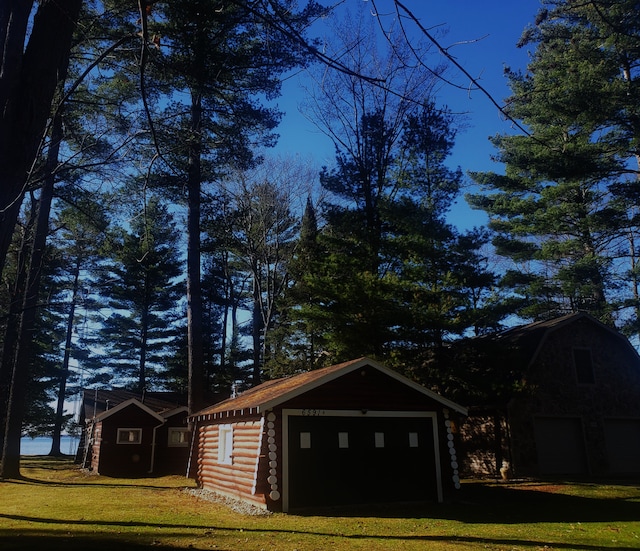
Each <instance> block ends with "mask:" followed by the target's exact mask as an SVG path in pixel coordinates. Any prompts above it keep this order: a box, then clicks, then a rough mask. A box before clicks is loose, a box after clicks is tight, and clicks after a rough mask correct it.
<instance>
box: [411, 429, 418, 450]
mask: <svg viewBox="0 0 640 551" xmlns="http://www.w3.org/2000/svg"><path fill="white" fill-rule="evenodd" d="M409 447H410V448H417V447H418V433H417V432H410V433H409Z"/></svg>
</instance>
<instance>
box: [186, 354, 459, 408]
mask: <svg viewBox="0 0 640 551" xmlns="http://www.w3.org/2000/svg"><path fill="white" fill-rule="evenodd" d="M364 366H370V367H373V368H374V369H377V370H378V371H381V372H382V373H384V374H386V375H388V376H389V377H391V378H393V379H396V380H397V381H400V382H401V383H403V384H405V385H406V386H408V387H411V388H413V389H414V390H417V391H418V392H420V393H422V394H424V395H425V396H428V397H429V398H431V399H433V400H435V401H437V402H439V403H441V404H442V405H444V406H446V407H449V408H451V409H453V410H455V411H458V412H460V413H463V414H465V415H466V414H467V410H466V408H464V407H463V406H461V405H459V404H456V403H455V402H452V401H450V400H447V399H446V398H443V397H442V396H440V395H439V394H436V393H435V392H432V391H431V390H429V389H427V388H425V387H423V386H421V385H419V384H418V383H415V382H414V381H412V380H410V379H408V378H406V377H404V376H403V375H400V374H399V373H397V372H395V371H393V370H391V369H389V368H387V367H385V366H383V365H382V364H380V363H378V362H376V361H374V360H371V359H370V358H366V357H363V358H359V359H357V360H351V361H349V362H344V363H340V364H336V365H332V366H329V367H325V368H322V369H316V370H313V371H307V372H304V373H300V374H298V375H293V376H291V377H284V378H282V379H274V380H271V381H266V382H264V383H262V384H260V385H258V386H256V387H254V388H252V389H250V390H247V391H246V392H243V393H242V394H240V395H239V396H237V397H235V398H229V399H227V400H224V401H222V402H219V403H217V404H214V405H213V406H210V407H208V408H205V409H203V410H201V411H199V412H197V413H196V414H194V415H193V417H196V418H199V417H205V416H209V415H214V414H220V413H226V412H237V411H247V412H249V411H255V412H256V413H261V412H264V411H266V410H269V409H271V408H273V407H274V406H277V405H279V404H282V403H283V402H286V401H288V400H290V399H292V398H295V397H296V396H299V395H300V394H303V393H305V392H308V391H310V390H312V389H314V388H317V387H319V386H321V385H323V384H325V383H327V382H329V381H332V380H334V379H337V378H338V377H341V376H343V375H346V374H347V373H350V372H352V371H355V370H357V369H360V368H362V367H364Z"/></svg>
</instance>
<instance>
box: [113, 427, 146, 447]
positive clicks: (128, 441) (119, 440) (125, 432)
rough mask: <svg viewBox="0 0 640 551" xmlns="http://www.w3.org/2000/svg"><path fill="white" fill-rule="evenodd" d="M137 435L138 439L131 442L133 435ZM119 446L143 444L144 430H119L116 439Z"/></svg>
mask: <svg viewBox="0 0 640 551" xmlns="http://www.w3.org/2000/svg"><path fill="white" fill-rule="evenodd" d="M133 434H135V435H137V438H135V439H134V440H131V435H133ZM125 435H127V436H126V438H125ZM116 443H117V444H124V445H131V444H142V429H140V428H122V429H118V435H117V437H116Z"/></svg>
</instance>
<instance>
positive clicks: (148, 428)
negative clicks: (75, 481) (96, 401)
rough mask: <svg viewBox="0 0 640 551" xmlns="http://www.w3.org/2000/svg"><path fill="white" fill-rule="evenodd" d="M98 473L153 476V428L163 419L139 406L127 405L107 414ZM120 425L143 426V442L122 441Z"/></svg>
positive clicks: (120, 475) (101, 434) (127, 426)
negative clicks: (119, 437) (111, 413)
mask: <svg viewBox="0 0 640 551" xmlns="http://www.w3.org/2000/svg"><path fill="white" fill-rule="evenodd" d="M100 424H101V427H102V430H101V433H100V438H99V439H97V445H99V447H100V451H99V459H98V462H97V463H98V468H97V472H98V473H99V474H101V475H106V476H117V477H141V476H149V474H150V472H149V471H150V469H151V443H152V439H153V428H154V427H156V426H158V425H159V424H160V422H159V420H158V419H157V418H155V417H153V416H151V415H149V414H148V413H147V412H146V411H144V410H142V409H140V408H139V407H137V406H135V405H131V406H129V407H126V408H124V409H122V410H120V411H118V412H117V413H114V414H113V415H111V416H109V417H107V418H106V419H104V420H103V421H102V422H101V423H100ZM119 428H133V429H142V441H141V443H140V444H118V443H117V435H118V429H119Z"/></svg>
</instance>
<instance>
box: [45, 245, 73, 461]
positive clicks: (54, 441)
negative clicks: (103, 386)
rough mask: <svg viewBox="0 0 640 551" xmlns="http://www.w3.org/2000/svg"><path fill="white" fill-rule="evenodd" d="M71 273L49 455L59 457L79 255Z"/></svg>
mask: <svg viewBox="0 0 640 551" xmlns="http://www.w3.org/2000/svg"><path fill="white" fill-rule="evenodd" d="M74 269H75V272H74V274H73V289H72V292H71V306H70V308H69V315H68V316H67V332H66V336H65V343H64V357H63V359H62V369H61V370H60V384H59V385H58V401H57V403H56V419H55V422H54V425H53V433H52V434H51V451H50V452H49V455H51V456H54V457H59V456H61V455H63V454H62V451H61V449H60V441H61V435H62V425H63V423H64V402H65V398H66V396H67V380H68V379H69V362H70V360H71V346H72V338H73V326H74V322H75V316H76V300H77V298H78V291H79V289H80V257H78V258H77V259H76V265H75V267H74Z"/></svg>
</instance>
